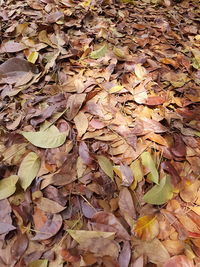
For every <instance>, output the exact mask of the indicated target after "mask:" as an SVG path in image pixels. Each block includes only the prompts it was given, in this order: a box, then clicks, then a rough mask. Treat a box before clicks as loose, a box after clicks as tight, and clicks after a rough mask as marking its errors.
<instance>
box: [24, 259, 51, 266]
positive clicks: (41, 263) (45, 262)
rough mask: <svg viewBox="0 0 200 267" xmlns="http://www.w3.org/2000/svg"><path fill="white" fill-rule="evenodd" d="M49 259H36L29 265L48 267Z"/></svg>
mask: <svg viewBox="0 0 200 267" xmlns="http://www.w3.org/2000/svg"><path fill="white" fill-rule="evenodd" d="M47 266H48V260H36V261H33V262H31V263H29V265H28V267H47Z"/></svg>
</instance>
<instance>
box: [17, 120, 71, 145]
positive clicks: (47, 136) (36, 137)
mask: <svg viewBox="0 0 200 267" xmlns="http://www.w3.org/2000/svg"><path fill="white" fill-rule="evenodd" d="M21 134H22V135H23V136H24V137H25V138H26V139H27V140H28V141H29V142H30V143H32V144H33V145H34V146H37V147H41V148H56V147H59V146H61V145H62V144H63V143H64V142H65V140H66V137H67V135H68V131H67V132H59V130H58V128H56V127H55V126H54V125H52V126H50V127H49V128H47V129H46V130H44V131H38V132H21Z"/></svg>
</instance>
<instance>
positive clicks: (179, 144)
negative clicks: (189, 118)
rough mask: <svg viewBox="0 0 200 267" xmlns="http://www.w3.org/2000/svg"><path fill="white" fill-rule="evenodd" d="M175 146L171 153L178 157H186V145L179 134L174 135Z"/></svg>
mask: <svg viewBox="0 0 200 267" xmlns="http://www.w3.org/2000/svg"><path fill="white" fill-rule="evenodd" d="M173 137H174V146H173V147H172V148H171V152H172V153H173V154H174V156H176V157H180V158H181V157H185V155H186V147H185V144H184V142H183V140H182V138H181V136H180V135H179V134H174V135H173Z"/></svg>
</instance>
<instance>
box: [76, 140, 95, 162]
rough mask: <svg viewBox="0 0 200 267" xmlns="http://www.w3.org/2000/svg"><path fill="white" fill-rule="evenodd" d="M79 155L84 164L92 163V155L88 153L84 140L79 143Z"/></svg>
mask: <svg viewBox="0 0 200 267" xmlns="http://www.w3.org/2000/svg"><path fill="white" fill-rule="evenodd" d="M79 155H80V157H81V159H82V161H83V162H84V163H85V164H86V165H91V164H92V161H93V159H92V157H91V156H90V154H89V149H88V147H87V145H86V143H85V142H83V141H82V142H81V143H80V145H79Z"/></svg>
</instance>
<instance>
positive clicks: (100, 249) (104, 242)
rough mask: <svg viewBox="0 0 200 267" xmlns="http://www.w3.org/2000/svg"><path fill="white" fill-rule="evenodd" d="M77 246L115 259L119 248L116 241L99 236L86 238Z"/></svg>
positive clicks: (100, 255)
mask: <svg viewBox="0 0 200 267" xmlns="http://www.w3.org/2000/svg"><path fill="white" fill-rule="evenodd" d="M79 247H80V249H83V250H86V251H90V252H92V253H94V254H95V255H97V256H99V257H104V256H110V257H112V258H115V259H117V257H118V255H119V250H120V246H119V244H118V243H117V242H116V241H114V240H109V239H105V238H101V237H100V238H90V239H86V240H85V241H84V242H83V243H81V244H80V246H79Z"/></svg>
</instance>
